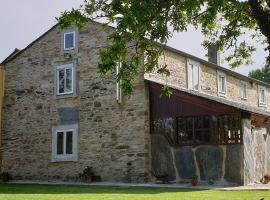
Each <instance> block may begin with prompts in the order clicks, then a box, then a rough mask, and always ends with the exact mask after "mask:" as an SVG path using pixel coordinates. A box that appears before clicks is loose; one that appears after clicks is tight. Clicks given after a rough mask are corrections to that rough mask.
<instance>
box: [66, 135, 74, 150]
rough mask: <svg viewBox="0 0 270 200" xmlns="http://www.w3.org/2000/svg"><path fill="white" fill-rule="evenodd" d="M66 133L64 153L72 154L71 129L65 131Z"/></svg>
mask: <svg viewBox="0 0 270 200" xmlns="http://www.w3.org/2000/svg"><path fill="white" fill-rule="evenodd" d="M66 134H67V135H66V154H72V143H73V141H72V140H73V131H67V133H66Z"/></svg>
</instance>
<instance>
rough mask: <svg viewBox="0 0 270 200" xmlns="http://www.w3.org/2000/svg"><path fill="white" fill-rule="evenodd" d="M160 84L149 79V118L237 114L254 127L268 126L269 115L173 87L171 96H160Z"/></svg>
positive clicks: (269, 121)
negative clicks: (246, 119)
mask: <svg viewBox="0 0 270 200" xmlns="http://www.w3.org/2000/svg"><path fill="white" fill-rule="evenodd" d="M161 90H162V85H161V84H159V83H155V82H151V81H149V95H150V115H151V119H157V118H167V117H180V116H182V117H187V116H203V115H223V114H239V115H241V116H242V118H248V119H250V120H251V124H252V125H253V126H256V127H266V128H270V116H268V115H263V114H261V113H255V112H251V111H248V110H243V109H240V108H237V107H234V106H229V105H226V104H224V103H222V102H221V101H215V100H211V99H207V98H204V97H200V96H196V95H192V94H190V93H188V92H185V91H180V90H177V89H173V95H172V96H171V97H160V94H161Z"/></svg>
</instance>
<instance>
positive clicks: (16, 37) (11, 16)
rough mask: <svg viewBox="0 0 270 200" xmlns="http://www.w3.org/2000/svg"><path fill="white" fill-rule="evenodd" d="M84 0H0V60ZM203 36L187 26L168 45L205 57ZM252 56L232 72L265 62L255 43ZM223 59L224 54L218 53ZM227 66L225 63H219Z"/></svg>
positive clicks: (248, 69)
mask: <svg viewBox="0 0 270 200" xmlns="http://www.w3.org/2000/svg"><path fill="white" fill-rule="evenodd" d="M83 1H84V0H45V1H44V0H23V1H22V0H8V1H6V0H0V27H1V31H0V61H2V60H4V59H5V58H6V57H7V56H8V55H9V54H10V53H11V52H12V51H13V50H14V49H15V48H18V49H23V48H24V47H26V46H27V45H28V44H29V43H31V42H32V41H33V40H35V39H36V38H38V37H39V36H40V35H42V34H43V33H44V32H46V31H47V30H48V29H49V28H50V27H52V26H53V25H54V24H56V19H55V17H57V16H59V15H60V14H61V12H62V11H64V10H70V9H71V8H73V7H74V8H78V7H79V5H80V4H82V3H83ZM203 39H204V38H203V36H202V35H201V34H200V32H199V31H197V30H195V29H193V28H190V29H189V30H188V32H185V33H175V34H174V35H173V38H172V39H171V40H170V41H169V43H168V45H169V46H171V47H174V48H176V49H179V50H181V51H184V52H187V53H189V54H192V55H194V56H197V57H200V58H202V59H205V60H207V58H206V56H205V54H206V51H205V50H204V49H203V47H202V46H201V43H202V41H203ZM254 44H255V45H256V47H257V52H256V53H255V54H254V55H253V57H252V60H253V61H254V64H252V65H250V66H241V67H239V68H237V69H236V70H235V71H237V72H239V73H242V74H244V75H247V74H248V72H249V71H251V70H253V69H257V68H261V67H263V66H264V64H265V57H266V55H267V54H266V52H265V51H264V50H263V47H262V46H260V45H258V44H256V43H255V42H254ZM221 60H224V55H221ZM221 65H222V66H224V67H228V65H227V63H225V62H223V63H222V64H221Z"/></svg>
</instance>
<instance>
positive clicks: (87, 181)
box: [84, 176, 92, 183]
mask: <svg viewBox="0 0 270 200" xmlns="http://www.w3.org/2000/svg"><path fill="white" fill-rule="evenodd" d="M84 182H86V183H91V182H92V176H84Z"/></svg>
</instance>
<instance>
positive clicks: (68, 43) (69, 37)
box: [64, 31, 76, 51]
mask: <svg viewBox="0 0 270 200" xmlns="http://www.w3.org/2000/svg"><path fill="white" fill-rule="evenodd" d="M75 40H76V37H75V31H71V32H66V33H64V51H68V50H72V49H75V44H76V43H75V42H76V41H75Z"/></svg>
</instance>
